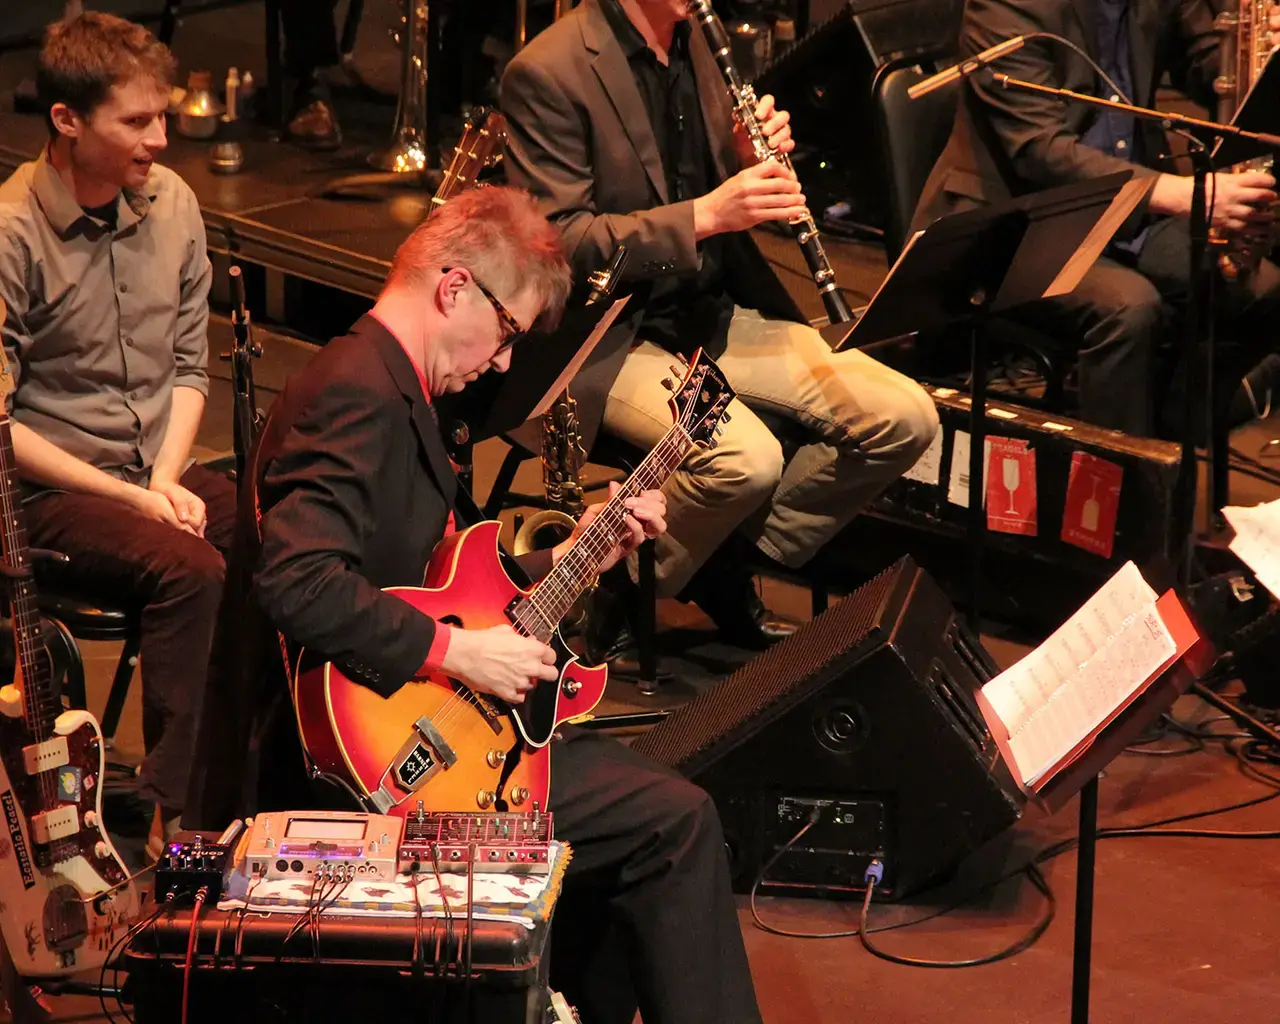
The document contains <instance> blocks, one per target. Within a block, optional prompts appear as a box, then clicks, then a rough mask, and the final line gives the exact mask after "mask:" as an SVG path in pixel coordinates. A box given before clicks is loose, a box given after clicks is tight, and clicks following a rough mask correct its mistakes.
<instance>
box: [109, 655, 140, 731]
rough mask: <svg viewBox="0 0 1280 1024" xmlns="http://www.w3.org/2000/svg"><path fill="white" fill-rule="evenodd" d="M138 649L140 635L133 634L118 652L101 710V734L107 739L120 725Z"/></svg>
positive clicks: (136, 661)
mask: <svg viewBox="0 0 1280 1024" xmlns="http://www.w3.org/2000/svg"><path fill="white" fill-rule="evenodd" d="M140 650H142V637H141V636H139V635H137V634H134V635H133V636H131V637H129V639H128V640H126V641H125V642H124V650H123V651H121V652H120V661H119V662H118V663H117V664H116V674H115V678H113V679H112V680H111V692H110V693H108V694H107V706H106V708H105V709H104V710H103V712H102V735H103V737H104V738H106V739H107V740H110V739H111V738H112V737H113V736H115V734H116V728H117V727H118V726H119V725H120V715H121V714H122V713H123V712H124V702H125V698H126V697H128V696H129V684H130V683H131V682H132V681H133V670H134V667H135V666H136V665H137V663H138V652H139V651H140Z"/></svg>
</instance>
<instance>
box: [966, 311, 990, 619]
mask: <svg viewBox="0 0 1280 1024" xmlns="http://www.w3.org/2000/svg"><path fill="white" fill-rule="evenodd" d="M972 301H973V304H974V305H975V306H980V305H981V304H982V303H983V302H984V301H985V300H984V298H983V297H982V296H981V295H975V296H974V298H973V300H972ZM971 352H972V359H973V364H972V367H971V370H970V374H971V379H972V384H971V386H970V390H969V519H968V529H969V608H968V610H967V612H966V614H965V620H966V624H967V625H968V627H969V628H970V629H971V630H972V631H973V633H974V635H975V636H977V635H978V633H979V622H980V621H981V618H982V546H983V543H984V542H985V540H986V533H987V522H986V515H987V509H986V503H985V502H984V501H983V498H984V496H985V494H986V482H987V481H986V476H985V474H984V473H983V461H984V459H983V455H984V452H985V448H986V431H987V332H986V331H985V330H984V329H983V326H982V322H981V320H980V319H978V320H975V321H974V324H973V339H972V349H971Z"/></svg>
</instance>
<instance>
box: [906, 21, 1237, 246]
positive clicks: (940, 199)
mask: <svg viewBox="0 0 1280 1024" xmlns="http://www.w3.org/2000/svg"><path fill="white" fill-rule="evenodd" d="M1094 10H1095V0H968V2H967V3H966V4H965V10H964V21H963V25H962V28H961V32H960V55H961V57H962V58H967V57H972V56H973V55H974V54H976V53H979V52H980V51H982V50H984V49H986V48H987V47H989V46H992V45H994V44H995V43H998V42H1000V41H1001V40H1004V39H1008V38H1010V37H1012V36H1016V35H1025V34H1026V33H1029V32H1052V33H1054V34H1055V35H1060V36H1063V37H1065V38H1066V39H1069V40H1071V41H1072V42H1073V43H1075V44H1076V45H1077V46H1079V47H1080V48H1081V49H1083V50H1084V51H1085V52H1086V53H1088V54H1089V55H1090V56H1091V57H1093V58H1095V59H1096V58H1097V47H1096V45H1095V38H1096V31H1095V29H1094ZM1213 17H1214V12H1213V8H1212V7H1211V6H1210V4H1209V2H1208V0H1132V2H1131V5H1130V11H1129V47H1130V56H1131V73H1132V80H1133V88H1134V92H1135V95H1134V96H1133V97H1132V99H1133V101H1134V102H1135V103H1137V104H1138V105H1140V106H1151V104H1152V101H1153V100H1154V98H1155V93H1156V88H1157V86H1158V85H1159V83H1160V80H1161V78H1162V76H1163V75H1164V74H1165V73H1166V72H1168V73H1169V74H1170V75H1171V77H1172V78H1173V81H1174V83H1175V84H1176V85H1178V86H1179V87H1181V88H1183V89H1184V90H1185V91H1187V92H1189V93H1190V94H1192V95H1193V96H1196V97H1197V98H1201V99H1204V100H1206V101H1208V100H1209V97H1210V96H1211V90H1212V83H1213V78H1214V75H1215V74H1216V69H1217V58H1218V51H1217V43H1218V38H1219V37H1218V35H1217V34H1216V33H1215V32H1214V30H1213ZM993 67H994V69H995V70H996V71H999V72H1003V73H1007V74H1009V75H1010V76H1011V77H1014V78H1021V79H1024V80H1027V81H1031V82H1037V83H1041V84H1044V85H1052V86H1055V87H1059V88H1066V89H1072V90H1075V91H1079V92H1086V93H1091V94H1093V95H1099V94H1100V90H1103V89H1105V86H1104V85H1102V84H1101V83H1100V82H1098V81H1097V78H1096V76H1095V74H1094V71H1093V69H1092V68H1091V67H1090V66H1089V65H1088V64H1087V63H1086V62H1085V61H1084V60H1083V59H1082V58H1081V57H1079V56H1078V55H1077V54H1075V53H1073V52H1071V51H1070V50H1069V49H1068V48H1067V47H1065V46H1063V45H1062V44H1060V43H1057V42H1054V41H1052V40H1044V39H1034V40H1031V41H1029V42H1028V43H1027V44H1026V45H1025V46H1024V47H1023V48H1022V49H1021V50H1018V51H1017V52H1015V53H1013V54H1011V55H1010V56H1008V57H1004V58H1001V59H1000V60H998V61H997V62H996V63H995V65H994V66H993ZM1095 116H1096V114H1095V111H1094V110H1093V109H1091V108H1089V107H1086V106H1084V105H1081V104H1075V105H1067V104H1062V103H1059V102H1057V101H1056V100H1053V99H1050V98H1048V97H1042V96H1036V95H1033V94H1031V93H1027V92H1018V91H1017V90H1015V89H1003V88H1001V87H1000V86H998V85H995V84H993V83H991V81H990V77H989V73H988V72H979V73H978V74H976V75H971V76H970V77H969V78H968V79H967V80H966V82H965V85H964V86H963V88H962V90H961V94H960V98H959V102H958V109H957V112H956V120H955V127H954V128H953V130H952V132H951V137H950V139H949V140H948V142H947V146H946V149H945V150H944V151H943V153H942V156H941V157H940V158H939V160H938V162H937V164H935V165H934V168H933V172H932V173H931V174H930V176H929V179H928V181H927V182H926V183H925V187H924V191H923V192H922V193H921V196H920V201H919V203H918V205H917V206H916V213H915V217H914V219H913V222H912V230H918V229H920V228H922V227H925V226H926V225H928V224H929V223H930V222H931V221H933V220H935V219H936V218H938V217H942V216H945V215H946V214H949V213H955V212H958V211H960V210H967V209H973V208H974V207H977V206H983V205H987V204H992V203H998V202H1001V201H1003V200H1006V199H1009V198H1011V197H1013V196H1020V195H1025V194H1027V193H1029V192H1036V191H1039V190H1041V189H1045V188H1051V187H1053V186H1055V185H1065V184H1068V183H1071V182H1075V181H1083V180H1086V179H1089V178H1098V177H1102V176H1103V175H1106V174H1110V173H1113V172H1115V171H1123V170H1133V171H1134V173H1135V176H1138V177H1143V176H1146V177H1154V176H1155V175H1156V174H1157V173H1158V171H1156V170H1154V169H1152V168H1151V167H1150V166H1148V167H1135V166H1134V165H1133V164H1131V163H1129V162H1127V161H1124V160H1120V159H1118V158H1116V157H1113V156H1110V155H1108V154H1106V153H1103V152H1101V151H1100V150H1097V149H1094V148H1092V147H1090V146H1086V145H1084V144H1083V143H1082V142H1081V141H1080V136H1081V134H1082V133H1083V132H1084V131H1086V130H1087V128H1088V126H1089V125H1090V124H1091V123H1092V121H1093V119H1094V117H1095ZM1138 131H1139V132H1140V133H1141V139H1142V146H1143V155H1144V157H1145V159H1146V161H1147V163H1148V164H1150V163H1152V162H1153V161H1154V160H1155V158H1156V157H1157V156H1159V155H1161V154H1162V153H1165V152H1167V148H1168V147H1167V143H1166V140H1165V138H1164V135H1163V132H1162V131H1161V129H1160V127H1159V126H1158V125H1156V124H1155V123H1154V122H1151V121H1139V122H1138ZM1140 213H1141V210H1140V211H1139V215H1140Z"/></svg>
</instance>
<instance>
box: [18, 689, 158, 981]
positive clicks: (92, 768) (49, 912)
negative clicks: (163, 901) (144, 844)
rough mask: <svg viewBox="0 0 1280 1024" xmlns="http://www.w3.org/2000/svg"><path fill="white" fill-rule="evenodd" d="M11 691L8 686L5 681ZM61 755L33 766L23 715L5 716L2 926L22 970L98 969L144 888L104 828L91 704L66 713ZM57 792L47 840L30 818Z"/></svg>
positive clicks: (100, 752)
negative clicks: (42, 766) (48, 764)
mask: <svg viewBox="0 0 1280 1024" xmlns="http://www.w3.org/2000/svg"><path fill="white" fill-rule="evenodd" d="M6 689H9V688H6ZM57 740H65V741H66V748H65V750H66V752H65V756H61V755H60V756H57V757H56V758H55V759H56V760H58V761H61V762H63V763H61V764H58V765H55V766H54V767H52V768H49V769H46V770H44V771H40V772H37V773H35V774H32V773H30V772H29V771H28V768H27V765H26V759H25V758H24V755H23V751H24V749H26V748H29V746H30V745H31V738H30V736H29V734H28V733H27V731H26V728H25V725H24V723H23V720H22V719H21V718H12V717H8V716H5V715H0V813H2V814H3V818H4V821H3V831H0V933H3V936H4V941H5V945H6V947H7V948H8V950H9V955H10V957H11V959H12V961H13V965H14V968H15V970H16V971H17V973H18V974H19V975H21V976H23V977H54V976H58V975H64V974H70V973H73V972H76V971H83V970H87V969H91V968H94V967H99V966H101V965H102V962H103V961H104V960H105V959H106V957H107V953H108V951H109V950H110V949H111V947H112V946H113V945H114V944H115V942H116V940H117V939H119V938H120V937H121V936H123V934H124V932H125V931H126V929H127V928H128V927H129V925H130V924H131V923H132V920H133V919H134V918H135V917H136V916H137V913H138V898H137V892H136V891H135V890H134V888H133V885H132V884H125V885H123V886H122V888H120V889H117V890H116V891H114V892H113V893H111V894H110V895H108V896H104V897H101V898H99V899H95V897H96V896H97V895H98V894H99V893H102V892H103V891H105V890H106V889H108V888H111V887H112V886H115V885H120V884H121V883H123V882H124V880H125V878H126V877H127V875H128V872H127V871H126V869H125V866H124V864H123V862H122V861H121V860H120V855H119V854H118V853H117V852H116V850H115V847H114V846H113V845H112V844H111V839H110V838H109V837H108V835H107V833H106V831H105V829H104V828H103V826H102V786H101V780H102V778H103V775H104V773H105V770H106V763H105V756H106V755H105V744H104V742H103V739H102V732H101V730H100V729H99V728H98V723H97V721H96V720H95V719H94V717H93V716H92V715H91V714H89V712H87V711H66V712H63V714H62V715H60V716H59V717H58V719H57V721H56V725H55V741H54V742H55V744H57ZM50 792H54V793H55V794H56V797H55V802H56V805H57V808H58V810H57V812H55V813H56V814H59V815H62V816H63V819H64V820H65V824H58V823H57V822H56V821H52V822H51V821H50V819H48V818H45V819H43V820H44V821H45V822H46V824H51V825H52V828H53V830H54V831H55V833H61V832H63V831H65V832H66V834H65V835H64V836H63V837H62V838H59V839H55V840H53V841H51V842H40V841H39V838H40V837H39V836H37V835H36V828H35V826H34V825H33V822H35V821H37V820H42V819H40V815H41V812H42V811H44V810H45V808H47V807H48V806H49V800H48V799H47V796H48V794H49V793H50Z"/></svg>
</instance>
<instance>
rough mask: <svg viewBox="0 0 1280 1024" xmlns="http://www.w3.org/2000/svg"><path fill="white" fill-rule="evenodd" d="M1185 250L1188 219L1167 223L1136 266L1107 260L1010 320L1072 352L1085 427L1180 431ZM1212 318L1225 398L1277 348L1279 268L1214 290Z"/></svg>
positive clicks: (1188, 393) (1185, 395) (1155, 231)
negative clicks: (1068, 289)
mask: <svg viewBox="0 0 1280 1024" xmlns="http://www.w3.org/2000/svg"><path fill="white" fill-rule="evenodd" d="M1190 246H1191V241H1190V236H1189V234H1188V229H1187V223H1186V221H1183V220H1178V219H1174V218H1163V219H1161V220H1159V221H1157V222H1155V223H1154V224H1152V225H1151V227H1150V229H1149V230H1148V234H1147V238H1146V242H1145V244H1144V246H1143V247H1142V251H1141V253H1140V255H1138V256H1137V258H1136V259H1133V260H1124V261H1123V262H1122V259H1123V257H1120V258H1111V257H1106V256H1104V257H1102V258H1101V259H1099V260H1098V262H1097V263H1096V264H1095V265H1094V266H1093V267H1092V268H1091V269H1090V270H1089V272H1088V273H1087V274H1085V276H1084V280H1083V281H1081V283H1080V285H1079V286H1078V287H1077V288H1076V289H1075V291H1073V292H1071V293H1070V294H1068V295H1063V296H1058V297H1056V298H1053V299H1046V300H1043V301H1041V302H1035V303H1030V304H1028V305H1027V306H1024V307H1022V309H1020V310H1018V311H1017V312H1016V313H1015V314H1011V315H1012V316H1014V318H1015V319H1017V320H1019V321H1020V322H1023V323H1027V324H1029V325H1031V326H1034V327H1035V328H1037V329H1038V330H1043V331H1046V332H1048V333H1049V334H1051V335H1053V336H1054V337H1056V338H1060V339H1061V340H1062V341H1063V343H1064V344H1069V345H1073V346H1076V347H1078V349H1079V378H1080V414H1081V419H1084V420H1087V421H1088V422H1090V423H1097V424H1099V425H1100V426H1104V427H1112V428H1114V429H1117V430H1123V431H1126V432H1127V433H1130V434H1136V435H1144V436H1149V435H1151V434H1152V433H1153V432H1154V430H1155V427H1156V424H1157V422H1161V423H1163V424H1164V425H1165V426H1166V429H1170V428H1174V427H1176V424H1177V423H1178V422H1180V421H1181V419H1182V416H1183V415H1185V406H1186V404H1187V402H1188V399H1190V400H1191V401H1192V402H1194V401H1195V400H1196V399H1198V398H1199V397H1200V394H1199V393H1198V391H1199V389H1197V388H1194V387H1192V388H1189V387H1188V386H1187V383H1186V379H1185V377H1186V366H1185V353H1184V351H1183V338H1182V334H1181V324H1182V322H1183V321H1182V317H1181V314H1182V312H1183V311H1184V310H1185V308H1186V301H1187V295H1188V282H1189V280H1190V259H1191V254H1190ZM1213 312H1214V320H1215V338H1214V341H1215V348H1214V351H1215V358H1216V371H1217V381H1218V382H1220V383H1221V385H1222V386H1223V387H1224V389H1226V391H1227V394H1228V395H1230V394H1231V393H1234V391H1235V390H1236V388H1237V387H1238V386H1239V383H1240V378H1241V377H1242V376H1243V375H1244V374H1245V373H1246V372H1248V370H1249V369H1250V368H1251V367H1252V366H1253V365H1254V364H1255V363H1257V362H1258V361H1259V360H1261V359H1262V358H1263V357H1264V356H1265V355H1266V354H1267V353H1268V352H1272V351H1275V350H1276V348H1277V345H1278V343H1280V338H1278V334H1280V268H1277V267H1276V265H1275V264H1273V263H1271V262H1268V261H1264V262H1263V263H1262V265H1261V266H1260V267H1259V268H1258V270H1257V271H1256V272H1255V273H1253V274H1251V275H1248V276H1247V277H1246V278H1242V279H1238V280H1237V281H1235V282H1223V281H1220V282H1218V284H1217V287H1216V294H1215V303H1214V311H1213ZM1157 405H1159V406H1160V407H1159V408H1157Z"/></svg>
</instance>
